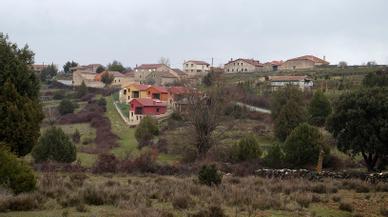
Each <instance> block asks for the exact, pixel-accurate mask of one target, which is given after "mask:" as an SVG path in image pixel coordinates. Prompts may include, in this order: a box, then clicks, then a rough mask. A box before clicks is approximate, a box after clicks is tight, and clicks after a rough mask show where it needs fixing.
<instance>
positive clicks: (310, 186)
mask: <svg viewBox="0 0 388 217" xmlns="http://www.w3.org/2000/svg"><path fill="white" fill-rule="evenodd" d="M382 185H383V184H378V185H372V184H368V183H360V182H358V181H354V180H353V181H347V182H344V181H338V180H332V179H326V180H323V181H322V182H314V181H308V180H303V179H288V180H277V179H264V178H259V177H253V176H250V177H243V178H237V177H230V176H227V177H224V179H223V183H222V184H221V185H219V186H218V187H215V186H212V187H209V186H205V185H200V184H199V183H198V181H197V180H196V177H172V176H156V175H152V176H143V177H137V176H131V177H128V176H124V175H122V176H120V175H115V176H97V175H94V174H87V175H85V174H80V173H78V174H76V173H74V174H57V173H47V174H42V176H41V178H40V180H39V186H38V190H37V191H36V192H34V193H29V194H22V195H18V196H14V195H11V194H9V193H7V192H5V191H0V212H4V211H12V210H45V209H57V208H59V209H60V208H73V209H74V210H77V211H78V212H80V213H81V212H88V210H89V207H93V206H101V205H104V206H112V207H114V208H115V209H118V210H122V213H124V214H123V215H122V216H151V217H152V216H166V217H168V216H209V215H210V214H209V213H211V212H214V213H218V214H219V215H220V216H235V214H236V213H237V214H238V216H258V215H259V214H260V213H261V214H262V215H263V216H266V215H264V214H263V213H267V214H268V213H271V212H273V210H279V211H282V212H285V213H295V212H297V213H299V214H300V215H301V216H306V215H308V214H309V213H311V212H310V208H311V206H312V205H314V206H317V205H319V206H323V207H328V209H329V208H330V209H335V210H340V209H341V210H346V211H354V213H357V214H360V215H361V214H363V215H364V216H366V215H365V214H367V213H368V214H371V213H372V214H373V215H371V216H378V215H382V214H380V212H381V211H380V207H384V206H385V205H386V204H387V200H388V196H386V193H385V192H384V191H383V190H384V189H385V188H384V187H381V186H382ZM350 186H351V187H350ZM354 186H358V187H355V188H353V187H354ZM359 186H362V189H368V192H369V193H363V192H366V191H364V190H363V191H361V193H360V190H358V188H359ZM333 189H336V190H333ZM337 198H338V199H337ZM366 198H368V199H366ZM365 201H373V204H370V205H368V206H365V205H362V204H365ZM350 203H352V204H354V205H352V207H351V208H350V207H349V206H348V204H350ZM373 205H374V206H375V208H374V210H373V207H372V206H373ZM128 210H131V211H128ZM382 212H385V210H382ZM223 214H224V215H223ZM261 214H260V215H261ZM260 215H259V216H260Z"/></svg>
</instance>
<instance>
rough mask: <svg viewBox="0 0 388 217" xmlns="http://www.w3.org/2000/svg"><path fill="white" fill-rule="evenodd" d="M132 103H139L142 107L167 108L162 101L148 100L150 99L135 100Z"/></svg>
mask: <svg viewBox="0 0 388 217" xmlns="http://www.w3.org/2000/svg"><path fill="white" fill-rule="evenodd" d="M132 101H137V102H138V103H139V104H141V105H142V106H166V104H165V103H164V102H162V101H160V100H155V99H148V98H135V99H132V100H131V102H132Z"/></svg>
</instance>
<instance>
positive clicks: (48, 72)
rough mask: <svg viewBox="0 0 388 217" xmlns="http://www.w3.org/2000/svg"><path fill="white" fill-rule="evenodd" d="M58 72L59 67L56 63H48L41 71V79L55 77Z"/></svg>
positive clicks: (45, 79)
mask: <svg viewBox="0 0 388 217" xmlns="http://www.w3.org/2000/svg"><path fill="white" fill-rule="evenodd" d="M57 74H58V69H57V67H56V66H55V65H54V64H51V65H48V66H47V67H45V68H43V70H42V71H41V72H40V80H42V81H47V80H51V79H53V78H54V77H55V76H56V75H57Z"/></svg>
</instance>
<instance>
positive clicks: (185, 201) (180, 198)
mask: <svg viewBox="0 0 388 217" xmlns="http://www.w3.org/2000/svg"><path fill="white" fill-rule="evenodd" d="M172 206H173V207H174V208H175V209H187V208H188V207H189V197H188V195H177V196H175V197H174V199H173V201H172Z"/></svg>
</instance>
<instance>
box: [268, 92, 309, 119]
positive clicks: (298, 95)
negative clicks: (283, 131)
mask: <svg viewBox="0 0 388 217" xmlns="http://www.w3.org/2000/svg"><path fill="white" fill-rule="evenodd" d="M288 101H293V102H295V103H297V104H298V105H300V106H301V107H304V102H303V92H302V91H301V90H300V89H299V88H298V87H295V86H292V85H287V86H286V87H284V88H280V89H278V90H277V91H275V92H274V93H273V96H272V98H271V114H272V119H273V120H275V119H276V118H277V116H278V115H279V113H280V111H281V110H282V108H283V106H284V105H286V104H287V102H288Z"/></svg>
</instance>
